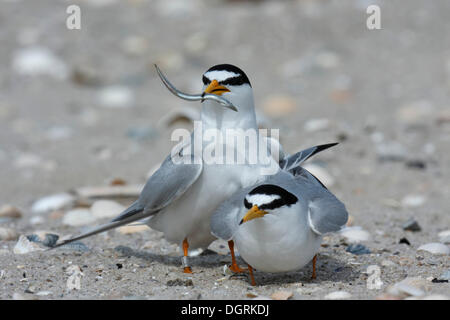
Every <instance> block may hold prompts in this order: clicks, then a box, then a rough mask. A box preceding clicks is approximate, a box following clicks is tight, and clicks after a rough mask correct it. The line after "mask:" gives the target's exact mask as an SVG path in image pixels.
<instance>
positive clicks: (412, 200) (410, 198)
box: [401, 194, 427, 208]
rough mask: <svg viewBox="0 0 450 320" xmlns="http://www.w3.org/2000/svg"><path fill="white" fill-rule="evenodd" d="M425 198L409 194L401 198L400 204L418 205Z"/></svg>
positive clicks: (406, 205) (423, 201)
mask: <svg viewBox="0 0 450 320" xmlns="http://www.w3.org/2000/svg"><path fill="white" fill-rule="evenodd" d="M426 200H427V199H426V198H425V197H424V196H420V195H415V194H410V195H407V196H405V197H403V199H402V201H401V202H402V205H403V206H404V207H408V208H415V207H420V206H421V205H423V204H424V203H425V202H426Z"/></svg>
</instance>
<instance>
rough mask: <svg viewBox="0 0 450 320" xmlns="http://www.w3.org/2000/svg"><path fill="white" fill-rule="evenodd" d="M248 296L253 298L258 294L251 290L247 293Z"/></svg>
mask: <svg viewBox="0 0 450 320" xmlns="http://www.w3.org/2000/svg"><path fill="white" fill-rule="evenodd" d="M246 296H247V298H250V299H253V298H256V297H257V296H258V295H257V294H254V293H252V292H249V293H247V294H246Z"/></svg>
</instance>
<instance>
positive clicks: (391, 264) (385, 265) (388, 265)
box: [381, 260, 396, 268]
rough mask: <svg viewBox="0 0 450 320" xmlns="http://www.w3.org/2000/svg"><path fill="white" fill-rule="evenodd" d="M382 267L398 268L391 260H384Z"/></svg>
mask: <svg viewBox="0 0 450 320" xmlns="http://www.w3.org/2000/svg"><path fill="white" fill-rule="evenodd" d="M381 266H383V267H387V268H389V267H394V266H396V264H395V262H393V261H391V260H383V261H381Z"/></svg>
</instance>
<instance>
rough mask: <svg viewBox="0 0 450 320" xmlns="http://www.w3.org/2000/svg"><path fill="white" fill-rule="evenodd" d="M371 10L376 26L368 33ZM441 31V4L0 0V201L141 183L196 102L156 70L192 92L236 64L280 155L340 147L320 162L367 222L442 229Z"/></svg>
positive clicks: (449, 15)
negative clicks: (75, 22) (377, 15)
mask: <svg viewBox="0 0 450 320" xmlns="http://www.w3.org/2000/svg"><path fill="white" fill-rule="evenodd" d="M71 4H76V5H78V6H79V7H80V8H81V29H80V30H69V29H68V28H67V27H66V20H67V18H68V17H69V14H67V13H66V9H67V7H68V6H69V5H71ZM371 4H376V5H378V6H379V7H380V9H381V30H369V29H368V28H367V27H366V20H367V18H368V17H369V15H368V14H367V13H366V9H367V7H368V6H369V5H371ZM449 31H450V2H449V1H446V0H440V1H437V0H436V1H421V0H409V1H400V0H390V1H380V0H370V1H369V0H348V1H338V0H335V1H332V0H296V1H294V0H289V1H288V0H286V1H237V0H235V1H226V0H212V1H206V0H192V1H184V0H170V1H163V0H123V1H119V0H84V1H81V0H80V1H75V0H73V1H61V0H59V1H55V0H40V1H25V0H1V1H0V43H1V46H0V48H1V49H0V177H1V192H0V204H2V205H3V204H12V205H14V206H18V207H20V208H21V209H22V210H24V212H25V214H29V208H30V205H31V204H32V203H33V201H35V200H36V199H38V198H40V197H42V196H44V195H47V194H53V193H58V192H65V191H69V190H71V189H73V188H78V187H82V186H97V185H108V184H109V183H110V182H111V181H114V179H120V180H123V182H126V183H130V184H140V183H144V182H145V180H146V177H147V175H148V173H149V171H150V170H152V168H155V166H157V165H158V164H159V163H160V162H161V160H162V159H163V158H164V157H165V155H166V154H167V153H168V152H169V151H170V149H171V147H172V146H173V145H174V143H172V142H170V134H171V132H172V130H173V129H174V128H176V127H179V126H188V127H189V123H188V122H186V121H178V120H179V119H181V120H183V117H186V116H189V115H190V114H191V113H193V114H194V115H195V110H199V109H200V104H198V103H189V102H185V101H182V100H180V99H177V98H175V97H174V96H173V95H172V94H170V93H169V92H168V91H167V89H166V88H165V87H164V86H163V85H162V83H161V81H160V80H159V78H158V77H157V74H156V72H155V70H154V67H153V64H154V63H158V64H159V66H160V67H161V69H162V70H163V71H164V72H165V73H166V75H167V76H168V78H169V79H170V80H171V81H172V82H173V83H174V84H175V85H176V86H177V87H178V88H180V89H181V90H184V91H187V92H191V93H198V92H200V89H201V87H202V83H201V76H202V74H203V72H204V71H205V70H207V69H208V68H209V67H211V66H212V65H215V64H219V63H231V64H235V65H237V66H239V67H240V68H242V69H243V70H244V71H245V72H246V73H247V75H248V77H249V78H250V80H251V83H252V85H253V89H254V94H255V100H256V106H257V110H258V115H259V117H260V119H261V121H262V122H263V123H264V125H265V126H266V127H271V128H279V129H280V136H281V141H282V143H283V145H284V147H285V149H286V151H287V152H294V151H297V150H299V149H300V148H305V147H309V146H312V145H316V144H322V143H328V142H333V141H340V142H341V144H340V145H339V146H338V147H336V148H334V149H333V150H330V151H327V152H325V153H323V154H321V155H320V156H318V157H317V160H316V165H317V166H318V167H320V169H323V175H322V177H323V179H325V180H326V181H325V184H327V185H328V186H330V188H331V190H332V191H333V192H335V193H336V194H337V195H338V197H340V198H341V199H342V200H343V201H344V202H345V203H346V205H347V207H348V208H349V211H350V212H351V214H352V215H353V216H355V218H356V219H358V218H359V219H360V222H361V223H362V224H364V223H365V218H364V217H369V216H372V214H373V213H376V217H375V218H373V219H376V220H379V221H380V223H383V222H385V221H386V217H389V216H396V215H398V214H400V215H403V216H405V217H406V216H408V215H416V216H421V215H426V219H430V220H429V221H434V222H435V226H436V228H438V225H439V224H447V225H448V221H449V220H448V216H449V209H450V207H449V203H448V199H449V198H450V184H449V178H450V174H449V168H450V152H449V151H450V105H449V94H450V42H449V41H448V34H449ZM176 110H186V111H185V112H186V113H187V114H185V115H183V114H181V116H174V117H172V116H171V112H174V111H176ZM179 115H180V114H179ZM320 169H319V170H320ZM402 208H406V209H404V210H403V211H402ZM425 208H426V210H425ZM367 219H368V218H367ZM370 219H372V218H370ZM430 231H431V230H430Z"/></svg>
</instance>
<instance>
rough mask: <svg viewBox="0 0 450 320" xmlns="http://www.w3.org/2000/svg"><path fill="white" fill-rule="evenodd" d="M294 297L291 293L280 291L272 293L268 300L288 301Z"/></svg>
mask: <svg viewBox="0 0 450 320" xmlns="http://www.w3.org/2000/svg"><path fill="white" fill-rule="evenodd" d="M293 295H294V293H293V292H292V291H286V290H280V291H276V292H274V293H272V295H271V296H270V298H272V299H273V300H288V299H289V298H291V297H292V296H293Z"/></svg>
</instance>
